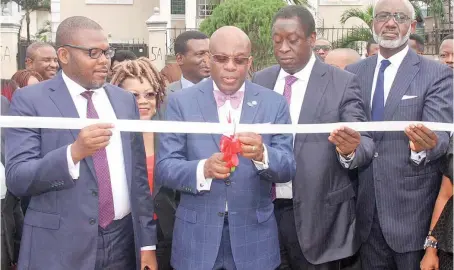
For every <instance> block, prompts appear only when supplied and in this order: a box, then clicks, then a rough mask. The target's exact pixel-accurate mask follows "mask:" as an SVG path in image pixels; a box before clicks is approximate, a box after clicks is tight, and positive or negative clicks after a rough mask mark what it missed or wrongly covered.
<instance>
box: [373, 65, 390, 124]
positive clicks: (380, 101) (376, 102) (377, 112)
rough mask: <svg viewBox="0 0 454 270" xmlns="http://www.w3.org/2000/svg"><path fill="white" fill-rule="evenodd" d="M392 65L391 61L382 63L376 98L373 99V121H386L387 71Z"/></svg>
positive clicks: (376, 87) (375, 93) (376, 86)
mask: <svg viewBox="0 0 454 270" xmlns="http://www.w3.org/2000/svg"><path fill="white" fill-rule="evenodd" d="M389 65H391V62H389V60H387V59H384V60H382V61H381V65H380V70H379V71H378V76H377V83H376V85H375V92H374V98H373V99H372V121H383V120H384V119H385V86H384V82H385V70H386V68H387V67H389Z"/></svg>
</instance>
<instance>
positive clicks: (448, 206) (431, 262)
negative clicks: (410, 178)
mask: <svg viewBox="0 0 454 270" xmlns="http://www.w3.org/2000/svg"><path fill="white" fill-rule="evenodd" d="M452 144H453V141H452V137H451V144H450V146H449V150H448V153H447V156H446V161H445V164H444V168H443V179H442V183H441V188H440V193H439V194H438V198H437V201H436V203H435V207H434V212H433V215H432V222H431V224H430V228H431V230H430V231H429V235H428V236H427V240H426V243H425V245H424V246H425V247H426V253H425V255H424V258H423V259H422V261H421V269H422V270H431V269H440V270H445V269H449V270H452V269H453V268H452V267H453V251H452V250H453V247H452V245H453V238H452V236H453V201H452V199H453V197H452V195H453V183H452V166H453V145H452ZM434 247H435V248H434Z"/></svg>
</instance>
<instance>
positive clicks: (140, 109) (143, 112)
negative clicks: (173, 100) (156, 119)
mask: <svg viewBox="0 0 454 270" xmlns="http://www.w3.org/2000/svg"><path fill="white" fill-rule="evenodd" d="M149 112H150V108H141V107H139V113H140V114H148V113H149Z"/></svg>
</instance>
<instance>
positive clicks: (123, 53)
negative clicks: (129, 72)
mask: <svg viewBox="0 0 454 270" xmlns="http://www.w3.org/2000/svg"><path fill="white" fill-rule="evenodd" d="M136 59H137V56H136V54H135V53H134V52H132V51H128V50H118V51H115V55H114V56H113V57H112V59H109V60H110V61H109V63H108V65H109V72H108V74H107V82H110V80H111V78H112V76H113V72H114V68H115V66H116V65H118V64H120V63H121V62H124V61H127V60H136Z"/></svg>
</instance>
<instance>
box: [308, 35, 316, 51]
mask: <svg viewBox="0 0 454 270" xmlns="http://www.w3.org/2000/svg"><path fill="white" fill-rule="evenodd" d="M316 40H317V33H315V32H313V33H312V34H311V35H310V36H309V44H310V45H311V48H314V45H315V41H316Z"/></svg>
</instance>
